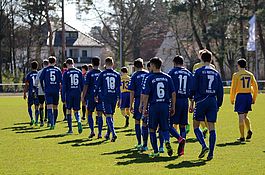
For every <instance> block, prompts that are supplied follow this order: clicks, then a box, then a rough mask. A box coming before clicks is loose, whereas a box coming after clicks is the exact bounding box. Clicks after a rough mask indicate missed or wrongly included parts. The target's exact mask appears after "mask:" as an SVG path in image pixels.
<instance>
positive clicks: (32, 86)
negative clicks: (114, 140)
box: [26, 71, 38, 94]
mask: <svg viewBox="0 0 265 175" xmlns="http://www.w3.org/2000/svg"><path fill="white" fill-rule="evenodd" d="M37 75H38V72H37V71H31V72H30V73H28V74H27V76H26V82H27V83H28V84H29V88H28V93H29V94H32V93H37V87H36V82H35V81H36V78H37Z"/></svg>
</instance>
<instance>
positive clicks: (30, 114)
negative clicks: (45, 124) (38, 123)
mask: <svg viewBox="0 0 265 175" xmlns="http://www.w3.org/2000/svg"><path fill="white" fill-rule="evenodd" d="M28 113H29V117H30V120H33V117H32V109H31V107H28Z"/></svg>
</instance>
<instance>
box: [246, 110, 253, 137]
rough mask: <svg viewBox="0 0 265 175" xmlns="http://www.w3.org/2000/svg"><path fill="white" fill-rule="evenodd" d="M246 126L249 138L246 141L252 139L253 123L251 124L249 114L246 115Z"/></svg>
mask: <svg viewBox="0 0 265 175" xmlns="http://www.w3.org/2000/svg"><path fill="white" fill-rule="evenodd" d="M245 125H246V129H247V131H248V132H247V137H246V139H248V140H249V139H251V137H252V129H251V123H250V119H249V117H248V113H245Z"/></svg>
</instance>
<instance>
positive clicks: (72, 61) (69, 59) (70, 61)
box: [65, 58, 74, 64]
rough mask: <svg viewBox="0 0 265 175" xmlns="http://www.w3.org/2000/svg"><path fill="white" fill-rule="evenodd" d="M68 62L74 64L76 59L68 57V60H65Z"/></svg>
mask: <svg viewBox="0 0 265 175" xmlns="http://www.w3.org/2000/svg"><path fill="white" fill-rule="evenodd" d="M65 63H66V64H74V60H73V58H67V60H66V61H65Z"/></svg>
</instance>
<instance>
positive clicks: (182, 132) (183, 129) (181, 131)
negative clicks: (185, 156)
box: [179, 127, 187, 139]
mask: <svg viewBox="0 0 265 175" xmlns="http://www.w3.org/2000/svg"><path fill="white" fill-rule="evenodd" d="M179 130H180V136H181V137H182V138H185V139H186V135H187V133H186V127H180V128H179Z"/></svg>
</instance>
